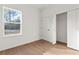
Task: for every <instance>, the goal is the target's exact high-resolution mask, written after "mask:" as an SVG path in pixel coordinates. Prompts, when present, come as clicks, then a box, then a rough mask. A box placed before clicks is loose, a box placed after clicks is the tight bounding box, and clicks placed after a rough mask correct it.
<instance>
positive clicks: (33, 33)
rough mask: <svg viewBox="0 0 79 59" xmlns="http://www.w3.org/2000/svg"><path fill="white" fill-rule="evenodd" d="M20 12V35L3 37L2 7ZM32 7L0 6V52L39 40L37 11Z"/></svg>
mask: <svg viewBox="0 0 79 59" xmlns="http://www.w3.org/2000/svg"><path fill="white" fill-rule="evenodd" d="M3 6H5V7H9V8H13V9H17V10H21V11H22V13H23V24H22V27H23V28H22V33H23V34H22V35H19V36H11V37H3V23H2V22H3V18H2V12H3V10H2V7H3ZM31 6H32V5H17V4H15V5H0V51H1V50H5V49H8V48H12V47H16V46H19V45H22V44H26V43H30V42H33V41H36V40H39V10H38V9H37V8H33V7H31Z"/></svg>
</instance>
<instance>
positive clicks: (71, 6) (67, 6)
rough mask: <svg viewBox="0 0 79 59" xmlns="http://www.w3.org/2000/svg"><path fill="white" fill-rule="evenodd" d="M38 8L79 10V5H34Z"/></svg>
mask: <svg viewBox="0 0 79 59" xmlns="http://www.w3.org/2000/svg"><path fill="white" fill-rule="evenodd" d="M32 6H33V7H36V8H53V9H54V10H61V9H69V8H79V4H34V5H32Z"/></svg>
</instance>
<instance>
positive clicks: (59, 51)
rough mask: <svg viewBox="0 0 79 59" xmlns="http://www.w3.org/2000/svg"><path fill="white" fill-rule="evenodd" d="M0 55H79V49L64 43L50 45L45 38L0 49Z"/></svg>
mask: <svg viewBox="0 0 79 59" xmlns="http://www.w3.org/2000/svg"><path fill="white" fill-rule="evenodd" d="M0 55H79V51H76V50H73V49H70V48H67V47H66V44H62V43H57V44H56V45H52V44H51V43H50V42H48V41H45V40H39V41H35V42H32V43H29V44H26V45H22V46H19V47H15V48H12V49H8V50H5V51H1V52H0Z"/></svg>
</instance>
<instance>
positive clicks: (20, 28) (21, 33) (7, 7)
mask: <svg viewBox="0 0 79 59" xmlns="http://www.w3.org/2000/svg"><path fill="white" fill-rule="evenodd" d="M5 8H6V9H11V8H8V7H3V8H2V11H3V14H2V20H3V25H2V28H3V37H9V36H18V35H22V11H19V10H16V9H11V10H15V11H18V12H20V13H21V18H20V19H21V22H20V33H18V34H10V35H5V33H4V31H5V30H4V9H5Z"/></svg>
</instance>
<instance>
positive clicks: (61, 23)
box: [56, 12, 67, 46]
mask: <svg viewBox="0 0 79 59" xmlns="http://www.w3.org/2000/svg"><path fill="white" fill-rule="evenodd" d="M56 42H57V43H63V44H66V46H67V12H64V13H60V14H57V15H56Z"/></svg>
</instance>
